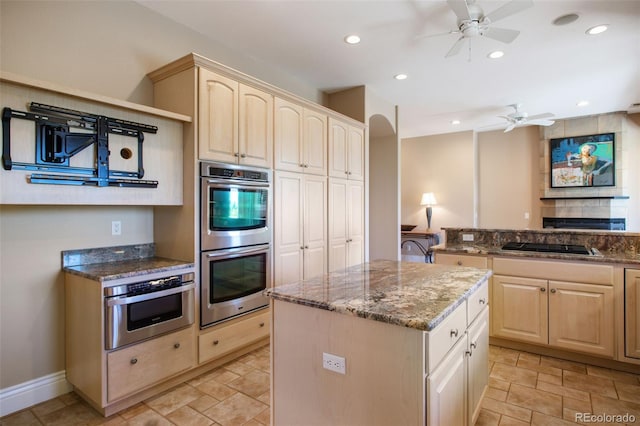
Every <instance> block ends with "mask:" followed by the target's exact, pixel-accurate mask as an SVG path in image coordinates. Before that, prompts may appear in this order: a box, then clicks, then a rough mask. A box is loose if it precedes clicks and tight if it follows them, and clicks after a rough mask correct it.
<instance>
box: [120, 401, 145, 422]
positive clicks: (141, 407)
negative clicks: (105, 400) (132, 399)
mask: <svg viewBox="0 0 640 426" xmlns="http://www.w3.org/2000/svg"><path fill="white" fill-rule="evenodd" d="M150 409H151V408H149V407H148V406H147V405H145V404H143V403H138V404H136V405H132V406H131V407H129V408H127V409H125V410H123V411H120V412H119V413H118V414H119V415H120V417H122V418H123V419H125V420H128V419H130V418H133V417H135V416H137V415H139V414H142V413H144V412H145V411H149V410H150Z"/></svg>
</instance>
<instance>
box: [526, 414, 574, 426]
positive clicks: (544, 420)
mask: <svg viewBox="0 0 640 426" xmlns="http://www.w3.org/2000/svg"><path fill="white" fill-rule="evenodd" d="M531 424H532V425H535V426H575V423H574V422H572V421H568V420H564V419H561V418H559V417H553V416H549V415H547V414H543V413H533V416H532V417H531Z"/></svg>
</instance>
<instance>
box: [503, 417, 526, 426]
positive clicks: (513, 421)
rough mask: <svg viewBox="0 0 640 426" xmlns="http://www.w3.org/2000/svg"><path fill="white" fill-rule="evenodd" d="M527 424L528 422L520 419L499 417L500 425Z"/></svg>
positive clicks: (521, 425) (522, 425) (520, 425)
mask: <svg viewBox="0 0 640 426" xmlns="http://www.w3.org/2000/svg"><path fill="white" fill-rule="evenodd" d="M528 424H529V422H523V421H522V420H518V419H514V418H512V417H509V416H502V418H501V419H500V426H524V425H528Z"/></svg>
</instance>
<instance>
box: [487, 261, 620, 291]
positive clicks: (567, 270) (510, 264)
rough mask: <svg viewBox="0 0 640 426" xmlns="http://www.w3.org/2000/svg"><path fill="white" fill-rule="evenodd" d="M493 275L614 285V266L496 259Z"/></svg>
mask: <svg viewBox="0 0 640 426" xmlns="http://www.w3.org/2000/svg"><path fill="white" fill-rule="evenodd" d="M493 273H494V274H496V275H510V276H515V277H528V278H540V279H544V280H557V281H571V282H581V283H590V284H603V285H613V266H611V265H594V264H590V263H587V262H581V263H577V262H566V261H552V260H524V259H509V258H503V257H496V258H494V259H493Z"/></svg>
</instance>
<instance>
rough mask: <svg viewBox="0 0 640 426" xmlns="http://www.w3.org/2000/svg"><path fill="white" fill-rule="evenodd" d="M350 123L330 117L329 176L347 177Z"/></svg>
mask: <svg viewBox="0 0 640 426" xmlns="http://www.w3.org/2000/svg"><path fill="white" fill-rule="evenodd" d="M348 141H349V125H347V124H346V123H343V122H341V121H338V120H336V119H335V118H332V117H329V176H333V177H338V178H346V177H347V172H348V170H347V144H348Z"/></svg>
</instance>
